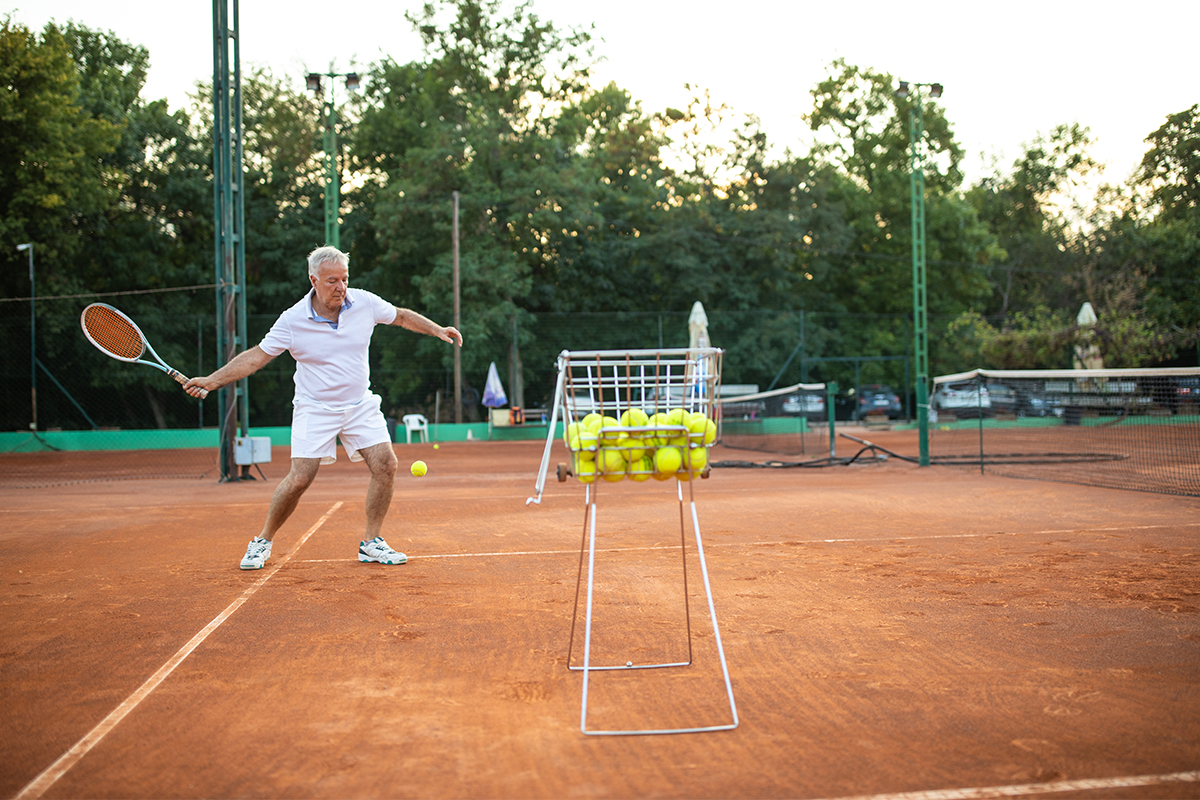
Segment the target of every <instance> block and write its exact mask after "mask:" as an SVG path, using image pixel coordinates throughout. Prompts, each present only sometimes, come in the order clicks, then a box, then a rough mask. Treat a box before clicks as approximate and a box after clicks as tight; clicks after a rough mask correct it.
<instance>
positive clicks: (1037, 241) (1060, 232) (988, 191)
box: [967, 124, 1096, 316]
mask: <svg viewBox="0 0 1200 800" xmlns="http://www.w3.org/2000/svg"><path fill="white" fill-rule="evenodd" d="M1090 146H1091V138H1090V136H1089V135H1088V130H1087V128H1084V127H1081V126H1080V125H1078V124H1072V125H1059V126H1058V127H1056V128H1055V129H1054V130H1053V131H1051V132H1050V133H1048V134H1045V135H1040V136H1038V137H1036V138H1035V139H1034V140H1033V141H1032V142H1030V143H1028V144H1026V145H1025V152H1024V154H1023V155H1022V156H1021V157H1020V158H1019V159H1017V160H1016V161H1015V162H1014V163H1013V167H1012V172H1011V173H1009V174H1007V175H1002V174H999V173H996V174H994V175H992V176H989V177H986V178H984V179H983V180H981V181H980V182H979V183H978V184H976V185H975V186H973V187H971V189H970V190H969V191H968V192H967V199H968V201H969V202H970V203H971V205H972V206H973V207H974V208H975V209H976V212H977V213H978V215H979V218H980V219H981V220H982V221H983V222H984V223H985V224H986V225H987V226H988V228H989V229H990V230H991V231H992V233H993V234H994V235H995V236H996V239H997V242H998V244H999V247H1000V249H1001V252H999V253H998V254H997V257H996V258H995V259H993V264H992V267H991V269H990V272H991V279H992V283H993V285H994V287H995V291H994V293H993V296H992V298H991V300H990V302H989V303H988V304H987V307H986V308H987V312H988V313H989V314H998V315H1001V316H1003V315H1005V314H1009V313H1011V312H1012V311H1028V310H1031V309H1033V308H1036V307H1039V306H1068V305H1072V304H1075V305H1078V304H1079V303H1082V302H1083V301H1082V300H1079V299H1078V298H1077V297H1076V296H1075V295H1074V294H1072V291H1071V287H1070V286H1069V285H1068V284H1067V282H1066V278H1067V276H1068V275H1069V274H1070V272H1071V271H1072V270H1073V269H1074V268H1075V267H1076V266H1077V263H1078V258H1077V254H1076V253H1075V251H1074V245H1075V235H1076V234H1075V229H1074V225H1073V223H1072V221H1071V219H1070V218H1069V217H1068V215H1067V214H1066V213H1065V211H1064V209H1063V208H1062V205H1061V204H1062V203H1063V202H1064V200H1065V199H1066V198H1067V197H1068V195H1069V193H1070V190H1071V189H1072V188H1073V187H1075V186H1077V185H1078V184H1079V183H1080V181H1081V180H1082V178H1083V177H1084V176H1086V175H1087V174H1088V173H1089V172H1091V171H1092V170H1093V169H1094V168H1095V167H1096V164H1095V162H1094V161H1093V160H1092V158H1091V156H1090V154H1089V153H1088V150H1089V148H1090ZM1076 301H1078V302H1076Z"/></svg>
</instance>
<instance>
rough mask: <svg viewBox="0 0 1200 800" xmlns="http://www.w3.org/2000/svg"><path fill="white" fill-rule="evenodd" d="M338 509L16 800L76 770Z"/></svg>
mask: <svg viewBox="0 0 1200 800" xmlns="http://www.w3.org/2000/svg"><path fill="white" fill-rule="evenodd" d="M341 507H342V501H341V500H339V501H337V502H336V503H334V504H333V506H332V507H330V509H329V510H328V511H326V512H325V514H324V515H323V516H322V517H321V518H320V519H318V520H317V521H316V522H315V523H313V526H312V527H311V528H309V529H308V530H307V531H306V532H305V534H304V535H303V536H301V537H300V541H298V542H297V543H296V546H295V547H293V548H292V550H291V552H290V553H288V554H287V555H286V556H284V557H283V558H282V559H280V560H279V563H278V564H277V565H276V566H275V568H274V569H272V570H270V571H268V572H267V574H266V575H263V576H262V577H261V578H259V579H258V580H257V581H255V582H254V583H253V584H251V585H250V588H248V589H246V591H244V592H242V594H241V595H240V596H239V597H238V598H237V599H236V600H234V601H233V602H232V603H230V604H229V607H228V608H226V609H225V610H224V611H222V612H221V613H220V614H218V615H217V616H216V617H214V618H213V621H212V622H210V623H208V624H207V625H205V626H204V628H203V629H202V630H201V631H200V632H199V633H197V634H196V635H195V636H193V637H192V638H191V640H190V641H189V642H188V643H187V644H185V645H184V646H183V647H181V648H179V652H177V653H176V654H175V655H173V656H171V658H170V659H169V660H168V661H167V663H165V664H163V665H162V666H161V667H159V668H158V671H157V672H155V673H154V674H153V675H151V676H150V677H149V678H148V679H147V680H146V682H145V683H143V684H142V685H141V686H139V687H138V689H137V691H135V692H134V693H133V694H131V695H129V697H127V698H125V701H124V702H123V703H121V705H119V706H117V707H116V708H115V709H113V710H112V712H110V713H109V715H108V716H107V717H105V718H104V719H102V720H101V721H100V724H99V725H97V726H96V727H94V728H92V729H91V730H90V731H89V732H88V733H87V735H86V736H84V737H83V738H82V739H80V740H79V741H78V742H76V743H75V744H74V746H73V747H71V749H70V750H68V751H67V752H65V753H63V754H62V755H61V756H59V757H58V760H57V761H55V762H54V763H53V764H51V765H50V766H48V767H46V769H45V770H43V771H42V774H40V775H38V776H37V777H36V778H34V779H33V780H32V781H30V782H29V785H28V786H26V787H25V788H24V789H22V790H21V791H20V792H18V793H17V795H16V797H17V798H18V800H19V799H20V798H37V797H41V796H42V794H43V793H44V792H45V791H46V790H47V789H49V788H50V786H51V785H53V783H54V782H55V781H57V780H58V779H59V778H61V777H62V776H63V775H65V774H66V773H67V770H69V769H71V767H73V766H75V765H76V764H77V763H78V762H79V760H80V759H81V758H83V757H84V756H86V755H87V754H88V752H89V751H91V749H92V748H93V747H95V746H96V745H98V744H99V743H100V740H101V739H103V738H104V737H105V736H106V735H107V734H108V732H109V731H111V730H112V729H113V728H115V727H117V725H119V724H120V722H121V720H123V719H125V717H127V716H129V713H130V712H131V711H133V710H134V709H135V708H137V707H138V704H139V703H141V702H142V701H143V700H145V699H146V697H147V696H149V694H150V693H151V692H153V691H154V690H155V689H157V688H158V685H159V684H160V683H162V682H163V681H164V680H166V678H167V676H168V675H170V674H171V673H172V672H174V671H175V668H176V667H178V666H179V665H180V664H181V663H183V660H184V659H185V658H187V657H188V656H189V655H191V654H192V651H193V650H195V649H196V648H197V647H199V646H200V644H201V643H202V642H203V641H204V640H205V639H207V638H208V637H209V634H211V633H212V632H213V631H215V630H216V629H217V628H219V627H221V623H223V622H224V621H225V620H227V619H229V617H231V616H232V615H233V612H235V611H237V610H238V609H239V608H241V607H242V604H243V603H245V602H246V601H247V600H249V599H250V596H251V595H253V594H254V593H255V592H257V591H258V590H259V589H260V588H262V585H263V584H264V583H266V582H267V581H269V580H270V579H271V577H272V576H273V575H274V574H275V573H277V572H279V570H280V569H282V568H283V565H284V564H286V563H287V562H288V561H290V560H291V558H292V556H294V555H295V554H296V553H297V552H298V551H299V550H300V548H301V547H302V546H303V545H304V543H305V542H307V541H308V538H309V537H310V536H312V535H313V534H314V533H316V532H317V529H318V528H320V527H321V526H322V525H324V524H325V521H326V520H327V519H329V517H330V516H332V515H333V512H335V511H337V510H338V509H339V508H341Z"/></svg>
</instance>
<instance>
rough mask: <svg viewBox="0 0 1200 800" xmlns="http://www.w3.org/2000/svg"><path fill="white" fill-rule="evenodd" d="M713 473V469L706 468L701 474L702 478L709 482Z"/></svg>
mask: <svg viewBox="0 0 1200 800" xmlns="http://www.w3.org/2000/svg"><path fill="white" fill-rule="evenodd" d="M711 472H712V467H705V468H704V471H703V472H701V473H700V477H701V478H704V480H708V476H709V474H710V473H711Z"/></svg>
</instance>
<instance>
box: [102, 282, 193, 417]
mask: <svg viewBox="0 0 1200 800" xmlns="http://www.w3.org/2000/svg"><path fill="white" fill-rule="evenodd" d="M79 324H80V325H81V326H83V335H84V336H86V337H87V338H88V341H89V342H91V343H92V344H94V345H96V348H97V349H99V350H100V352H102V353H104V354H105V355H109V356H112V357H113V358H115V359H117V360H118V361H128V362H130V363H131V364H146V365H148V366H151V367H154V368H155V369H161V370H162V371H163V372H165V373H167V374H168V375H170V376H171V377H172V378H174V379H175V380H176V381H177V382H179V383H180V384H181V385H182V384H185V383H187V382H188V378H187V377H186V376H184V375H182V374H180V372H179V371H178V370H176V369H173V368H172V367H171V366H170V365H168V364H167V362H165V361H163V360H162V359H161V358H159V357H158V353H156V352H154V348H153V347H151V346H150V343H149V342H148V341H146V335H145V334H144V333H142V329H141V328H139V327H138V326H137V325H136V324H135V323H134V321H133V320H131V319H130V318H129V317H127V316H125V315H124V314H123V313H121V312H120V311H118V310H117V309H115V308H113V307H112V306H110V305H106V304H104V303H92V304H91V305H90V306H88V307H87V308H85V309H84V310H83V313H82V314H81V315H80V316H79ZM147 353H149V354H150V355H151V356H152V357H153V358H154V361H148V360H146V359H144V358H142V356H143V355H145V354H147ZM156 362H157V363H156ZM199 392H200V398H201V399H203V398H205V397H207V396H208V391H207V390H205V389H200V390H199Z"/></svg>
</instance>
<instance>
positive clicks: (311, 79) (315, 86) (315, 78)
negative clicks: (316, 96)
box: [304, 72, 321, 92]
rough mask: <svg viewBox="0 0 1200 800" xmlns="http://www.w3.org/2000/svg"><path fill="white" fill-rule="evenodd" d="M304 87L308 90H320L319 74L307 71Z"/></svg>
mask: <svg viewBox="0 0 1200 800" xmlns="http://www.w3.org/2000/svg"><path fill="white" fill-rule="evenodd" d="M304 81H305V88H307V89H308V90H309V91H310V92H320V91H321V76H320V75H319V74H317V73H315V72H310V73H308V77H307V78H305V79H304Z"/></svg>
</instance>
